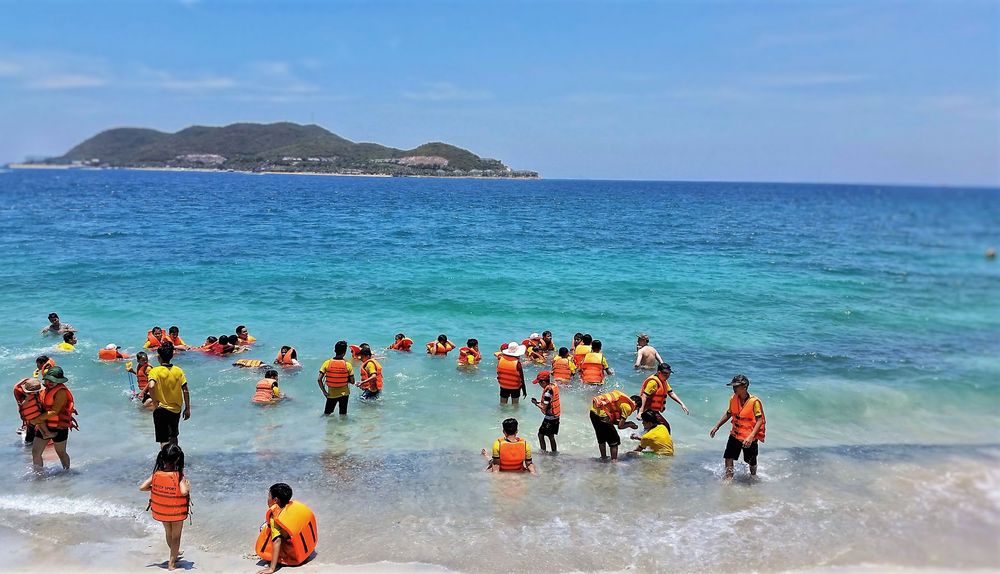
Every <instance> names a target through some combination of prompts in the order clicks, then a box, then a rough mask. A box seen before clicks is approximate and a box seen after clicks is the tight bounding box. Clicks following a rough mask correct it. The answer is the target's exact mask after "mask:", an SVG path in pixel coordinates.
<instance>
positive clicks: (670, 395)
mask: <svg viewBox="0 0 1000 574" xmlns="http://www.w3.org/2000/svg"><path fill="white" fill-rule="evenodd" d="M667 396H668V397H670V398H671V399H673V400H674V402H675V403H677V404H679V405H680V406H681V410H683V411H684V414H686V415H689V414H691V413H690V412H688V408H687V405H685V404H684V401H682V400H681V398H680V397H678V396H677V393H675V392H674V391H673V389H671V390H670V392H669V393H667Z"/></svg>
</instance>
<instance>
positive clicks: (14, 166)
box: [2, 163, 542, 181]
mask: <svg viewBox="0 0 1000 574" xmlns="http://www.w3.org/2000/svg"><path fill="white" fill-rule="evenodd" d="M2 167H4V168H6V169H11V170H62V171H69V170H73V171H75V170H81V171H105V170H114V171H168V172H193V173H239V174H243V175H308V176H329V177H380V178H393V177H398V178H400V179H405V178H415V179H489V180H516V181H522V180H523V181H532V180H540V179H542V178H541V177H485V176H474V175H402V176H393V175H389V174H385V173H328V172H320V171H246V170H240V169H212V168H207V167H94V166H86V165H60V164H38V163H8V164H6V165H5V166H2Z"/></svg>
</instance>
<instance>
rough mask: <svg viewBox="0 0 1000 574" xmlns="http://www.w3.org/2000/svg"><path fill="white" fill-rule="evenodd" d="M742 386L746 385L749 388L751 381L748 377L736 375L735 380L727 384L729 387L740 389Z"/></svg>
mask: <svg viewBox="0 0 1000 574" xmlns="http://www.w3.org/2000/svg"><path fill="white" fill-rule="evenodd" d="M740 385H746V386H748V387H749V386H750V379H748V378H747V376H746V375H742V374H741V375H736V376H735V377H733V380H731V381H729V382H728V383H726V386H727V387H738V386H740Z"/></svg>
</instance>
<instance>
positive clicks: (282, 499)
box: [267, 482, 292, 508]
mask: <svg viewBox="0 0 1000 574" xmlns="http://www.w3.org/2000/svg"><path fill="white" fill-rule="evenodd" d="M267 494H268V496H269V497H270V498H271V500H268V501H267V503H268V504H269V505H270V504H271V502H272V501H273V502H274V504H277V505H278V506H280V507H282V508H284V507H285V506H287V505H288V503H289V502H291V500H292V487H290V486H288V485H287V484H285V483H284V482H279V483H276V484H272V485H271V488H269V489H267Z"/></svg>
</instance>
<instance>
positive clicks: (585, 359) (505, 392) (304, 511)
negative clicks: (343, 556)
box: [14, 313, 765, 574]
mask: <svg viewBox="0 0 1000 574" xmlns="http://www.w3.org/2000/svg"><path fill="white" fill-rule="evenodd" d="M49 321H50V324H49V325H48V326H47V327H45V328H44V329H42V333H43V334H55V335H61V336H62V337H63V343H65V344H68V345H75V342H76V338H75V329H73V327H72V326H70V325H66V324H64V323H61V322H60V320H59V317H58V315H57V314H55V313H52V314H50V315H49ZM70 340H72V343H70ZM255 342H256V339H255V338H254V337H253V336H252V335H250V334H249V332H248V331H247V328H246V326H244V325H240V326H238V327H237V328H236V330H235V334H234V335H228V334H227V335H221V336H219V337H208V338H207V339H206V340H205V342H204V344H203V345H200V346H189V345H187V344H186V343H185V342H184V340H183V339H182V338H181V337H180V330H179V329H178V328H177V327H176V326H173V327H170V328H169V329H168V330H167V331H166V332H164V331H163V329H161V328H160V327H153V328H152V329H150V330H149V332H148V333H147V339H146V341H145V343H144V348H145V349H146V351H142V352H139V353H137V354H136V357H135V360H136V366H135V368H133V367H132V364H131V361H128V362H126V368H127V371H128V372H129V373H130V374H131V375H134V376H135V378H136V383H137V387H136V388H134V389H133V393H134V397H135V398H136V399H137V401H138V402H139V403H140V404H142V405H143V406H144V407H145V408H147V409H149V410H152V413H153V417H152V418H153V427H154V435H155V439H156V441H157V442H158V443H159V444H160V451H159V453H158V454H157V457H156V463H155V466H154V471H153V473H152V474H151V475H150V477H149V478H148V479H147V480H146V481H144V482H143V483H142V484H141V485H140V490H143V491H149V492H150V500H149V508H148V509H149V510H150V511H151V512H152V514H153V518H154V519H156V520H158V521H160V522H163V524H164V529H165V535H166V540H167V545H168V548H169V549H170V558H169V560H168V562H167V566H168V568H170V569H173V568H174V567H175V565H176V561H177V558H178V549H179V545H180V536H181V531H182V528H183V521H184V520H185V519H186V518H187V517H188V514H189V504H190V483H189V482H188V480H187V479H186V478H185V477H184V453H183V451H182V450H181V449H180V446H179V445H178V436H179V423H180V420H181V419H182V418H183V419H184V420H187V419H188V418H190V415H191V402H190V396H189V393H188V388H187V379H186V377H185V374H184V372H183V370H182V369H181V368H180V367H178V366H176V365H174V364H173V358H174V355H175V353H176V352H177V351H201V352H204V353H207V354H211V355H229V354H234V353H240V352H243V351H246V350H249V349H251V348H252V346H253V344H254V343H255ZM412 347H413V340H412V339H410V338H409V337H407V336H406V335H405V334H404V333H398V334H397V335H396V336H395V338H394V341H393V343H392V344H390V345H389V346H388V347H386V349H387V350H391V351H399V352H411V351H412ZM571 347H572V351H571V350H570V347H561V348H558V349H557V348H556V346H555V343H554V342H553V339H552V333H551V332H550V331H544V332H542V333H541V334H537V333H532V334H531V335H529V336H528V337H527V338H525V339H523V340H522V341H520V342H517V341H510V342H508V343H504V344H502V345H501V346H500V347H499V349H498V350H497V351H495V352H494V353H493V355H494V356H495V358H496V360H497V364H496V378H497V383H498V386H499V400H500V404H501V405H506V404H508V401H510V402H511V403H512V404H513V405H517V404H518V403H519V399H520V398H521V397H527V395H528V392H527V383H526V377H525V374H524V364H536V365H542V366H547V367H548V368H547V369H545V370H541V371H540V372H539V373H538V374H537V376H536V377H535V378H534V380H533V381H532V384H537V385H539V387H540V394H539V397H537V398H532V399H531V403H532V404H533V405H534V406H536V407H537V408H538V409H539V411H540V413H541V415H542V422H541V425H540V426H539V428H538V443H539V446H540V448H541V449H542V450H543V451H549V450H550V451H551V452H553V453H554V452H557V448H558V447H557V443H556V436H557V435H558V434H559V421H560V418H561V415H562V409H561V403H560V388H561V387H562V386H565V385H568V384H570V383H571V382H572V381H573V380H574V379H576V378H579V380H580V382H581V383H583V384H586V385H595V386H597V385H601V384H602V383H603V382H604V379H605V377H606V376H608V375H613V374H614V371H613V370H612V369H611V368H610V367H609V366H608V362H607V359H606V358H605V357H604V355H603V352H602V347H603V346H602V344H601V341H599V340H596V339H594V338H593V337H592V336H591V335H589V334H586V333H577V334H576V335H574V338H573V344H572V346H571ZM59 348H60V350H66V351H72V350H73V348H69V349H65V348H63V347H62V344H60V345H59ZM424 348H425V350H426V353H427V354H429V355H436V356H446V355H448V354H449V353H450V352H451V351H453V350H455V348H456V345H455V344H454V343H452V342H451V341H450V340H449V339H448V337H447V335H445V334H442V335H440V336H438V337H437V339H436V340H434V341H430V342H428V343H427V344H426V345H425V346H424ZM333 351H334V356H333V357H332V358H330V359H327V360H326V361H324V362H323V364H322V365H321V366H320V368H319V371H318V376H317V379H316V383H317V386H318V387H319V389H320V391H321V392H322V393H323V395H324V396H325V398H326V404H325V407H324V415H331V414H333V413H334V412H335V411H337V412H339V414H341V415H346V414H347V410H348V400H349V395H350V387H351V386H356V387H359V388H360V389H361V390H362V391H363V395H362V399H363V400H374V399H377V398H378V397H379V396H380V394H381V391H382V388H383V385H382V381H383V376H382V365H381V363H380V362H379V361H378V360H377V359H376V358H375V357H374V355H373V352H372V348H371V346H370V345H368V344H367V343H362V344H360V345H348V343H347V342H346V341H338V342H337V343H336V344H335V345H334V349H333ZM152 352H155V354H156V358H157V361H158V363H159V364H158V366H156V367H151V366H150V363H149V356H148V355H149V353H152ZM348 352H350V357H348ZM457 356H458V359H457V361H458V366H459V367H460V368H475V367H477V366H478V365H479V364H480V362H481V361H482V360H483V355H482V352H481V351H480V349H479V342H478V341H477V340H476V339H468V340H467V341H466V344H465V346H463V347H461V348H460V349H459V351H458V353H457ZM98 358H99V359H101V360H105V361H123V360H127V359H129V358H130V357H129V355H127V354H126V353H123V352H122V351H121V348H120V347H119V346H117V345H114V344H108V345H107V346H105V347H104V348H103V349H101V350H100V351H99V352H98ZM355 361H357V362H359V363H360V367H359V368H358V373H357V375H355V365H354V364H353V362H355ZM35 363H36V370H35V372H34V373H33V376H32V377H31V378H26V379H22V380H21V381H19V382H18V384H16V385H15V386H14V396H15V400H16V401H17V404H18V409H19V412H20V415H21V419H22V422H23V427H22V432H23V433H24V438H25V442H26V443H31V444H32V462H33V464H34V468H35V470H36V472H38V473H41V472H42V452H43V450H44V449H45V448H46V447H47V446H48V445H49V444H52V446H53V448H54V450H55V451H56V453H57V455H58V457H59V459H60V462H61V463H62V466H63V468H64V469H68V468H69V466H70V459H69V455H68V454H67V453H66V441H67V438H68V435H69V431H70V430H71V429H74V428H76V427H77V422H76V418H75V414H76V409H75V403H74V400H73V395H72V393H71V392H70V390H69V389H68V388H67V387H66V382H68V379H67V378H66V376H65V373H64V372H63V370H62V368H61V367H59V366H57V365H56V364H55V361H54V360H53V359H51V358H50V357H48V356H46V355H42V356H40V357H38V358H37V359H36V362H35ZM273 363H274V364H273V365H272V364H270V363H265V362H263V361H261V360H257V359H238V360H237V361H236V362H235V363H234V365H235V366H238V367H246V368H254V369H261V370H263V371H264V377H263V378H262V379H261V380H260V381H258V383H257V384H256V386H255V389H254V395H253V398H252V401H253V402H255V403H259V404H272V403H275V402H278V401H280V400H282V399H284V398H286V397H285V396H284V395H283V394H282V392H281V390H280V388H279V387H278V369H279V368H280V369H297V368H300V367H301V364H300V363H299V361H298V354H297V352H296V350H295V348H294V347H292V346H289V345H285V346H282V347H281V348H280V350H279V352H278V355H277V356H276V357H275V359H274V361H273ZM634 367H635V368H636V369H652V370H653V372H652V374H649V375H648V376H646V377H645V379H644V380H643V382H642V383H641V385H640V387H639V392H638V393H636V394H633V395H627V394H625V393H623V392H621V391H619V390H617V389H615V390H611V391H609V392H606V393H602V394H599V395H597V396H595V397H593V399H592V401H591V406H590V412H589V415H590V421H591V424H592V426H593V428H594V433H595V435H596V438H597V443H598V449H599V451H600V456H601V460H602V461H611V462H615V461H617V459H618V447H619V445H620V444H621V438H620V435H619V430H624V429H627V428H630V429H633V430H638V428H639V426H638V425H637V424H636V423H635V422H632V421H629V420H628V419H629V418H630V417H631V416H632V415H633V414H634V415H636V416H637V418H638V420H639V423H640V424H641V425H642V428H643V432H642V433H641V434H639V433H633V434H631V436H630V438H631V439H632V440H634V441H636V442H637V443H638V444H637V446H636V447H635V449H634V450H632V451H630V452H631V453H634V454H640V453H642V452H644V451H649V452H651V453H653V454H655V455H668V456H669V455H672V454H673V451H674V447H673V439H672V437H671V434H670V424H669V422H667V419H666V418H665V416H664V412H665V410H666V406H667V399H668V398H669V399H670V400H671V401H673V402H675V403H676V404H677V405H678V406H679V407H680V408H681V410H682V411H683V412H684V413H688V412H689V411H688V408H687V406H686V405H685V404H684V401H683V400H681V398H680V397H679V396H678V395H677V393H676V392H675V391H674V390H673V388H672V387H671V385H670V382H669V379H670V376H671V374H672V369H671V367H670V365H669V364H667V363H666V362H664V361H663V359H662V357H661V356H660V354H659V352H657V350H656V349H655V348H653V347H652V346H650V345H649V337H648V336H647V335H645V334H640V335H639V336H638V338H637V341H636V358H635V363H634ZM727 385H728V386H730V387H732V390H733V395H732V397H731V398H730V402H729V405H728V408H727V409H726V411H725V412H724V413H723V416H722V417H721V418H720V419H719V421H718V423H717V424H716V425H715V427H714V428H713V429H712V430H711V431H710V432H709V435H710V436H712V437H714V436H715V434H716V432H717V431H718V430H719V429H720V428H721V427H722V425H723V424H725V423H726V422H727V421H729V422H731V423H732V429H731V431H730V434H729V441H728V443H727V445H726V450H725V453H724V455H723V458H724V460H725V477H726V479H727V480H731V479H732V477H733V473H734V462H735V461H736V460H737V459H738V458H739V457H740V455H741V454H742V456H743V460H744V462H746V463H747V464H748V466H749V470H750V474H751V475H752V476H755V475H756V473H757V454H758V442H762V441H763V440H764V433H765V419H764V412H763V405H762V403H761V401H760V399H759V398H757V397H756V396H754V395H751V394H749V391H748V388H749V385H750V381H749V379H748V378H747V377H746V376H745V375H737V376H735V377H733V379H732V380H731V381H730V382H729V383H727ZM501 427H502V436H500V437H499V438H498V439H497V440H495V441H494V442H493V445H492V449H491V450H490V451H488V450H487V449H483V450H482V454H483V456H485V457H486V458H487V459H489V461H488V463H487V466H486V469H487V470H488V471H490V472H527V473H531V474H534V473H535V465H534V462H533V460H532V453H531V446H530V445H529V443H528V442H527V441H526V440H525V439H524V438H523V437H521V436H519V434H518V431H519V428H518V421H517V420H516V419H514V418H508V419H506V420H504V421H503V422H502V424H501ZM291 494H292V493H291V488H290V487H289V486H288V485H286V484H281V483H279V484H276V485H273V486H272V487H271V489H270V490H269V494H268V511H267V516H266V520H265V522H266V524H265V527H264V528H262V529H261V531H260V535H259V538H258V541H257V542H258V543H257V549H258V552H257V554H258V556H260V557H261V559H262V560H265V561H267V562H268V563H269V564H268V567H267V568H264V569H263V570H261V572H262V573H265V574H269V573H270V572H273V571H274V569H275V568H277V567H278V566H279V565H297V564H301V563H303V562H304V561H305V560H307V559H308V557H309V556H310V554H311V553H312V552H313V550H314V549H315V544H316V538H317V537H316V533H317V530H316V517H315V516H314V515H313V513H312V511H311V510H309V508H308V507H307V506H305V505H304V504H302V503H301V502H295V503H292V502H291Z"/></svg>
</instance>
